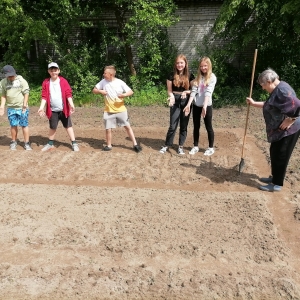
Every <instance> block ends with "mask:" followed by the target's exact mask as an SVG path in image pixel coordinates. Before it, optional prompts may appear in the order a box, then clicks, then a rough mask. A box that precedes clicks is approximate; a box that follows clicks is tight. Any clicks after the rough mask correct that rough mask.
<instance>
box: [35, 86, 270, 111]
mask: <svg viewBox="0 0 300 300" xmlns="http://www.w3.org/2000/svg"><path fill="white" fill-rule="evenodd" d="M248 96H249V88H247V87H240V86H236V87H218V86H217V87H216V89H215V92H214V94H213V103H214V107H216V108H217V107H218V108H221V107H226V106H231V105H237V106H240V105H241V106H243V105H246V97H248ZM73 98H74V103H75V106H79V107H85V106H99V105H102V104H103V101H104V100H103V97H102V96H101V95H94V94H92V92H91V93H88V94H82V93H80V94H78V93H77V94H76V93H74V95H73ZM252 98H253V99H255V100H257V101H265V100H266V99H267V98H268V95H267V94H266V93H265V92H263V91H262V90H261V89H253V93H252ZM40 101H41V87H40V86H36V87H31V89H30V97H29V105H30V106H39V105H40ZM125 104H126V105H129V106H143V107H145V106H154V105H161V106H167V89H166V87H165V86H164V85H161V86H154V87H150V88H148V89H146V90H135V91H134V94H133V95H132V96H131V97H128V98H126V99H125Z"/></svg>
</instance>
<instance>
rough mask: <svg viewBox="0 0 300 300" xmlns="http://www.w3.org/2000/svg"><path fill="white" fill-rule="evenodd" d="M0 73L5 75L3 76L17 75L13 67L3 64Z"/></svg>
mask: <svg viewBox="0 0 300 300" xmlns="http://www.w3.org/2000/svg"><path fill="white" fill-rule="evenodd" d="M2 73H3V74H4V75H5V77H9V76H17V74H16V71H15V69H14V68H13V67H12V66H10V65H6V66H4V67H3V69H2Z"/></svg>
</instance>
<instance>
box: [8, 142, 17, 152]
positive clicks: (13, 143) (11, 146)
mask: <svg viewBox="0 0 300 300" xmlns="http://www.w3.org/2000/svg"><path fill="white" fill-rule="evenodd" d="M17 145H18V144H17V142H16V141H11V142H10V144H9V149H10V150H17Z"/></svg>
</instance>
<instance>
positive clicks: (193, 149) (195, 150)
mask: <svg viewBox="0 0 300 300" xmlns="http://www.w3.org/2000/svg"><path fill="white" fill-rule="evenodd" d="M197 152H199V147H193V148H192V150H191V151H190V152H189V154H191V155H194V154H196V153H197Z"/></svg>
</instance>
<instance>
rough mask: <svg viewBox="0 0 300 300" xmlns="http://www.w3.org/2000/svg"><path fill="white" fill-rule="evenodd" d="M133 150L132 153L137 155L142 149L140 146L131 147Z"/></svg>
mask: <svg viewBox="0 0 300 300" xmlns="http://www.w3.org/2000/svg"><path fill="white" fill-rule="evenodd" d="M133 149H134V151H135V152H136V153H139V152H141V151H142V147H141V146H139V145H135V146H133Z"/></svg>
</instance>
